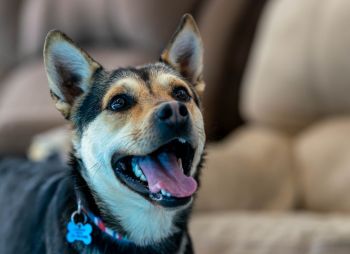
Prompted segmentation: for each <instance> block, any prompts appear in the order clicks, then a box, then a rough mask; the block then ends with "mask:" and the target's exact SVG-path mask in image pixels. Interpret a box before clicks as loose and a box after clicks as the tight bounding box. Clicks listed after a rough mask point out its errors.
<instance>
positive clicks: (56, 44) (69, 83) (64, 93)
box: [44, 30, 101, 119]
mask: <svg viewBox="0 0 350 254" xmlns="http://www.w3.org/2000/svg"><path fill="white" fill-rule="evenodd" d="M44 63H45V69H46V73H47V77H48V81H49V87H50V93H51V97H52V98H53V99H54V101H55V104H56V108H57V109H58V110H59V111H61V113H62V114H63V115H64V117H65V118H66V119H68V118H69V116H70V112H71V108H72V106H73V104H74V102H75V100H76V99H77V98H78V97H79V96H81V95H82V94H83V93H84V92H86V91H87V90H88V88H89V86H90V84H91V77H92V75H93V74H94V73H95V71H96V70H97V69H99V68H101V65H100V64H98V63H97V62H96V61H94V60H93V59H92V58H91V57H90V56H89V55H88V54H87V53H86V52H84V51H83V50H82V49H80V48H79V47H78V46H76V45H75V44H74V42H73V41H72V40H71V39H70V38H68V36H66V35H65V34H63V33H61V32H59V31H57V30H53V31H50V32H49V33H48V35H47V36H46V40H45V46H44Z"/></svg>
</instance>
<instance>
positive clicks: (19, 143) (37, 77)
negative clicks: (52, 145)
mask: <svg viewBox="0 0 350 254" xmlns="http://www.w3.org/2000/svg"><path fill="white" fill-rule="evenodd" d="M88 52H90V53H91V55H92V56H93V57H94V58H95V59H96V60H97V61H99V62H101V63H102V64H103V65H104V66H105V67H106V68H107V69H112V68H113V67H122V66H129V65H134V64H141V63H145V62H148V61H149V60H150V59H151V58H152V57H150V56H148V55H147V54H146V53H143V52H138V51H135V50H133V51H118V50H106V49H104V50H97V49H92V50H88ZM2 86H3V89H2V90H1V96H0V140H1V142H0V154H3V155H4V154H6V155H9V154H17V155H19V154H22V155H23V154H25V152H26V149H27V147H28V145H29V143H30V140H31V138H32V136H33V135H35V134H37V133H39V132H42V131H44V130H47V129H49V128H52V127H54V126H57V125H59V124H62V123H64V120H63V117H62V116H61V115H60V114H59V113H58V111H57V110H56V109H55V107H54V104H53V103H52V102H51V99H50V95H49V90H48V86H47V78H46V74H45V71H44V66H43V64H42V61H41V60H31V61H29V62H27V63H24V64H23V65H22V66H20V67H18V68H17V69H15V70H14V71H13V72H12V73H11V74H10V75H9V76H8V78H7V79H6V80H5V81H4V83H3V84H2Z"/></svg>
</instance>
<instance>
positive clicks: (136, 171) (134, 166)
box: [131, 159, 142, 177]
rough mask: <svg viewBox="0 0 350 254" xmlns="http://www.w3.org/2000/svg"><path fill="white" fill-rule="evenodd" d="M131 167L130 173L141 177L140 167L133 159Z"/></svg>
mask: <svg viewBox="0 0 350 254" xmlns="http://www.w3.org/2000/svg"><path fill="white" fill-rule="evenodd" d="M131 167H132V171H133V172H134V174H135V175H136V176H137V177H140V176H141V175H142V171H141V169H140V166H139V165H138V164H137V162H136V160H134V159H133V160H132V161H131Z"/></svg>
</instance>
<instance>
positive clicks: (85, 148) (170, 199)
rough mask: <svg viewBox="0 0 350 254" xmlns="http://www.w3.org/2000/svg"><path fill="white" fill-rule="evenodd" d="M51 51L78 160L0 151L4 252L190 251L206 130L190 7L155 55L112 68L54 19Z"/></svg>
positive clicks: (50, 72)
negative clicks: (24, 157)
mask: <svg viewBox="0 0 350 254" xmlns="http://www.w3.org/2000/svg"><path fill="white" fill-rule="evenodd" d="M44 63H45V69H46V72H47V77H48V83H49V89H50V94H51V97H52V99H53V101H54V103H55V106H56V108H57V109H58V110H59V111H60V112H61V113H62V114H63V116H64V117H65V118H66V119H67V120H68V121H69V122H70V124H71V126H72V132H73V138H72V153H71V162H70V164H69V166H64V165H62V164H61V163H60V162H58V161H57V160H49V161H44V162H41V163H34V162H27V161H16V162H15V163H14V162H13V161H9V160H5V161H2V163H1V166H0V168H1V170H0V205H1V209H0V222H1V230H0V233H1V235H0V253H2V254H8V253H11V254H12V253H31V254H33V253H40V254H42V253H54V254H56V253H89V254H90V253H91V254H92V253H128V254H130V253H152V254H153V253H166V254H169V253H179V254H182V253H193V247H192V243H191V238H190V235H189V232H188V220H189V217H190V213H191V209H192V205H193V201H194V199H195V196H196V193H197V190H198V186H199V175H200V169H201V165H202V161H203V157H204V156H203V155H204V151H205V139H206V138H205V130H204V123H203V116H202V110H201V102H200V98H201V96H202V94H203V92H204V88H205V83H204V81H203V78H202V70H203V67H202V65H203V45H202V40H201V37H200V34H199V30H198V28H197V25H196V23H195V21H194V19H193V18H192V16H191V15H189V14H186V15H184V16H183V17H182V19H181V22H180V25H179V27H178V29H177V30H176V32H175V33H174V35H173V37H172V39H171V40H170V42H169V44H168V45H167V47H166V48H165V50H164V51H163V52H162V53H161V56H160V60H159V61H158V62H155V63H151V64H146V65H142V66H137V67H130V68H119V69H116V70H113V71H107V70H105V69H104V68H103V67H102V65H100V64H99V63H98V62H96V61H95V60H93V59H92V57H91V56H89V55H88V54H87V53H86V52H85V51H83V50H82V49H81V48H79V47H78V46H77V45H76V44H75V43H74V42H73V41H72V40H71V39H70V38H68V37H67V36H66V35H65V34H63V33H61V32H59V31H57V30H53V31H50V32H49V33H48V35H47V37H46V40H45V46H44Z"/></svg>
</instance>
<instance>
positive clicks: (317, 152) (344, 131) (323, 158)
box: [295, 116, 350, 212]
mask: <svg viewBox="0 0 350 254" xmlns="http://www.w3.org/2000/svg"><path fill="white" fill-rule="evenodd" d="M349 141H350V117H348V116H346V117H339V118H331V119H328V120H324V121H322V122H319V123H317V124H315V125H313V126H310V127H309V128H308V129H307V130H306V131H304V132H303V133H302V134H301V135H300V136H299V137H298V138H297V139H296V142H295V159H296V162H295V165H296V169H297V175H298V179H299V181H298V183H299V186H300V194H301V195H300V196H301V198H302V206H303V208H305V209H308V210H316V211H332V212H334V211H336V212H349V211H350V195H349V193H350V184H349V179H350V142H349Z"/></svg>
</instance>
